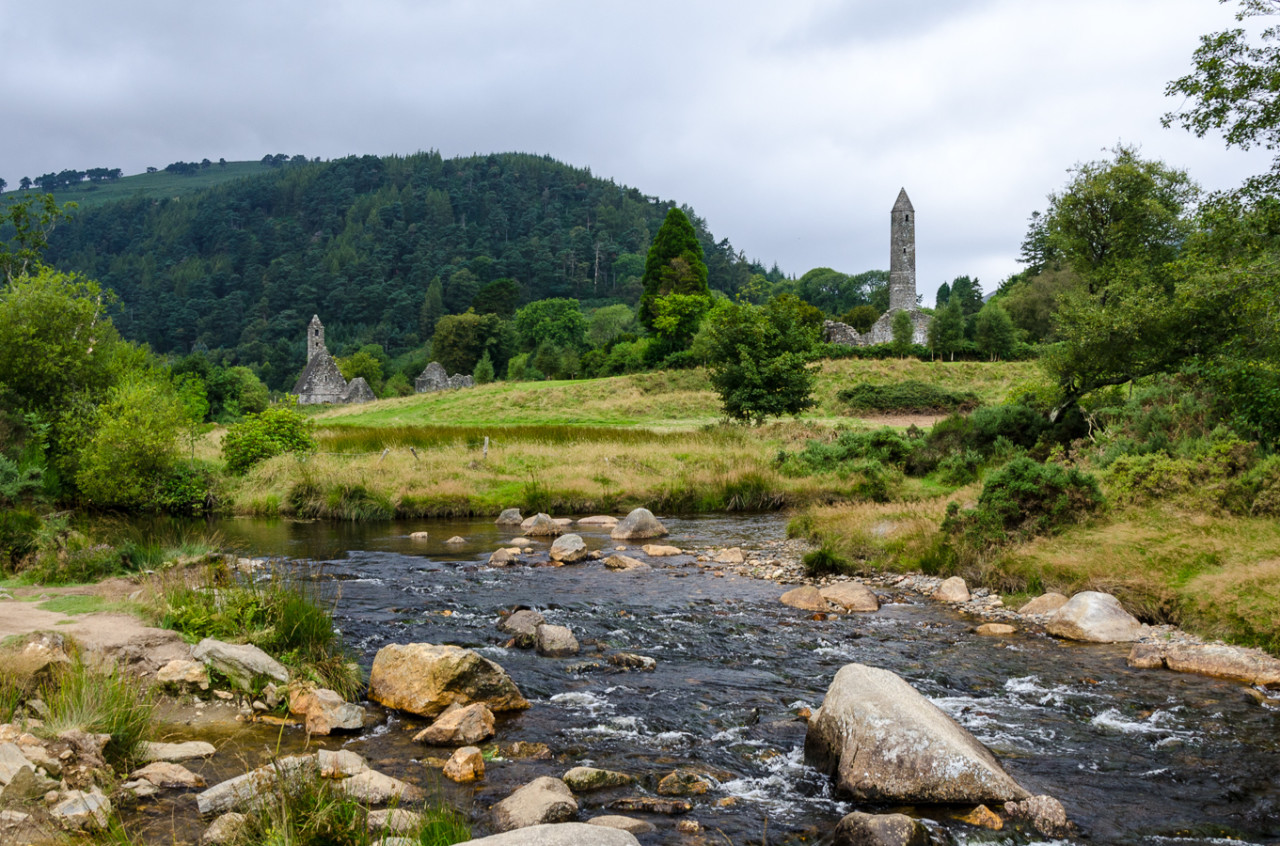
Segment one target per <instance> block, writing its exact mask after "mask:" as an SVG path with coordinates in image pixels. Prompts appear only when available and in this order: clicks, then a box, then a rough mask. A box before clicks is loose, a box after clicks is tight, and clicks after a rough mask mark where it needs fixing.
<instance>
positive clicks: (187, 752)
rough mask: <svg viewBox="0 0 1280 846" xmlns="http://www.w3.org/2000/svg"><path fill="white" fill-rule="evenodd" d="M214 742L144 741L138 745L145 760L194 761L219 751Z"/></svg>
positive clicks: (140, 754) (141, 756)
mask: <svg viewBox="0 0 1280 846" xmlns="http://www.w3.org/2000/svg"><path fill="white" fill-rule="evenodd" d="M217 751H218V750H217V748H216V747H215V746H214V745H213V744H212V743H206V742H205V741H203V740H188V741H187V742H186V743H151V742H147V741H143V742H142V744H141V745H140V746H139V747H138V752H139V757H140V758H141V759H142V760H143V761H169V762H171V763H178V762H179V761H194V760H195V759H196V758H208V757H210V756H211V755H213V754H214V753H215V752H217Z"/></svg>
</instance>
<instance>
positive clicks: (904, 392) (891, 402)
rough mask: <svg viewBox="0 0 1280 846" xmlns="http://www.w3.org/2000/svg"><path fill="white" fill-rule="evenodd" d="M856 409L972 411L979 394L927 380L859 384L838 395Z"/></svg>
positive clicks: (911, 411) (928, 411) (926, 411)
mask: <svg viewBox="0 0 1280 846" xmlns="http://www.w3.org/2000/svg"><path fill="white" fill-rule="evenodd" d="M836 397H837V398H838V399H839V400H840V401H841V402H843V403H845V404H846V405H848V406H849V408H850V409H852V410H854V411H895V412H900V413H919V414H925V413H930V412H941V411H969V410H971V409H974V408H977V406H978V397H977V395H976V394H973V393H970V392H968V391H949V390H947V389H946V388H942V387H939V386H938V385H930V384H928V383H927V382H917V381H914V380H908V381H905V382H897V383H894V384H892V385H868V384H865V383H864V384H859V385H854V386H853V387H852V388H845V389H844V390H842V391H840V393H838V394H837V395H836Z"/></svg>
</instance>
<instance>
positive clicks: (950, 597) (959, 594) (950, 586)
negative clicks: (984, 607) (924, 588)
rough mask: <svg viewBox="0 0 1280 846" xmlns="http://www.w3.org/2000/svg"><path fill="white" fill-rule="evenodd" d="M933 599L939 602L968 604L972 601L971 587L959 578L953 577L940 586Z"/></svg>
mask: <svg viewBox="0 0 1280 846" xmlns="http://www.w3.org/2000/svg"><path fill="white" fill-rule="evenodd" d="M933 598H934V599H936V600H938V601H939V602H968V601H969V599H970V596H969V586H968V585H966V584H965V583H964V579H962V578H960V577H959V576H952V577H951V578H949V579H946V580H944V581H943V583H942V584H941V585H939V586H938V590H937V591H936V592H935V593H934V594H933Z"/></svg>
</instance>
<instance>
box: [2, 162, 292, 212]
mask: <svg viewBox="0 0 1280 846" xmlns="http://www.w3.org/2000/svg"><path fill="white" fill-rule="evenodd" d="M167 164H169V162H158V163H156V164H155V165H154V167H157V168H163V167H164V166H165V165H167ZM106 166H108V167H109V166H110V165H106ZM272 170H273V168H270V167H267V166H266V165H264V164H262V163H261V162H227V165H226V167H223V166H221V165H219V164H216V163H215V164H213V165H212V166H210V167H208V168H205V169H204V170H201V171H199V172H198V173H194V174H192V175H190V176H181V175H179V174H176V173H165V172H164V171H163V170H158V171H156V172H155V173H139V174H135V175H133V176H125V177H123V178H121V179H118V180H116V181H115V182H101V183H96V184H92V183H89V182H82V183H81V184H80V185H77V186H76V187H74V188H70V189H68V190H65V191H55V192H54V194H53V196H54V198H55V199H56V200H57V201H58V202H59V203H66V202H75V203H78V204H79V205H80V206H81V207H89V206H97V205H101V204H103V203H109V202H111V201H113V200H127V199H131V198H134V197H145V198H149V199H162V198H166V197H167V198H173V197H181V196H182V195H184V194H189V193H191V192H193V191H200V190H202V189H205V188H209V187H212V186H214V185H218V184H220V183H223V182H230V181H232V180H235V179H241V178H243V177H246V176H258V175H260V174H263V173H270V172H271V171H272ZM26 175H27V176H36V175H38V174H26ZM15 183H16V180H15ZM32 190H33V191H34V190H35V189H32ZM22 193H23V192H21V191H7V192H5V193H4V194H0V197H14V196H20V195H21V194H22Z"/></svg>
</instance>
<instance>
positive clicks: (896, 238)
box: [823, 188, 933, 347]
mask: <svg viewBox="0 0 1280 846" xmlns="http://www.w3.org/2000/svg"><path fill="white" fill-rule="evenodd" d="M915 216H916V210H915V209H914V208H913V207H912V205H911V198H910V197H908V196H907V189H905V188H903V189H902V190H901V191H899V192H898V200H897V202H895V203H894V204H893V209H892V210H890V212H889V310H888V311H886V312H885V313H884V314H882V315H880V319H879V320H877V321H876V322H875V323H874V324H873V325H872V326H871V328H870V329H868V330H867V331H866V332H859V331H858V330H857V329H854V328H853V327H852V326H850V325H848V324H847V323H839V322H837V321H834V320H828V321H826V322H825V323H823V335H824V337H825V338H826V339H827V340H828V341H829V342H831V343H833V344H844V345H845V346H849V347H868V346H872V345H873V344H889V343H893V317H894V315H895V314H896V313H897V312H899V311H905V312H907V314H908V315H910V317H911V326H912V338H911V340H912V342H913V343H916V344H926V343H928V341H929V324H930V323H931V322H932V321H933V317H932V316H931V315H928V314H925V313H924V312H923V311H921V310H920V309H919V307H918V306H917V305H916V220H915Z"/></svg>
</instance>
